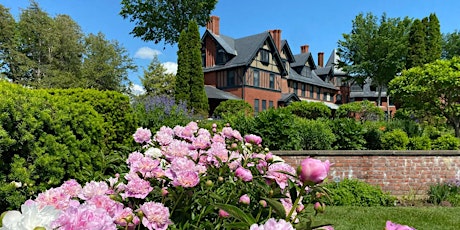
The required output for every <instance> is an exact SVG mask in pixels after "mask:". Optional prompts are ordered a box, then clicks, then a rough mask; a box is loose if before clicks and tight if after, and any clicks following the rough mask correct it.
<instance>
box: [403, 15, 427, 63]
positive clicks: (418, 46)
mask: <svg viewBox="0 0 460 230" xmlns="http://www.w3.org/2000/svg"><path fill="white" fill-rule="evenodd" d="M425 34H426V33H425V26H424V25H423V23H422V21H420V20H419V19H415V20H414V22H413V23H412V26H411V27H410V32H409V51H408V54H407V63H406V68H407V69H410V68H412V67H415V66H421V65H423V64H425V63H426V62H425V57H426V46H425Z"/></svg>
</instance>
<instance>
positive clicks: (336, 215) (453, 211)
mask: <svg viewBox="0 0 460 230" xmlns="http://www.w3.org/2000/svg"><path fill="white" fill-rule="evenodd" d="M387 220H391V221H393V222H396V223H399V224H404V225H409V226H412V227H415V228H416V229H417V230H425V229H427V230H436V229H442V230H448V229H452V230H458V229H460V207H340V206H336V207H332V206H329V207H326V212H325V213H324V214H322V215H318V216H317V217H316V218H315V221H314V225H319V224H327V223H331V224H333V225H334V228H335V229H336V230H341V229H351V230H359V229H363V230H364V229H366V230H369V229H370V230H372V229H376V230H383V229H384V228H385V222H386V221H387Z"/></svg>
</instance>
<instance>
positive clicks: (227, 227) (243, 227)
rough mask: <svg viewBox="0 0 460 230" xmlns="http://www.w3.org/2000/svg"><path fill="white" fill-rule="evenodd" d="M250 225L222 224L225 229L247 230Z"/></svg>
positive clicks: (241, 223)
mask: <svg viewBox="0 0 460 230" xmlns="http://www.w3.org/2000/svg"><path fill="white" fill-rule="evenodd" d="M250 226H251V225H248V224H247V223H244V222H235V223H226V224H224V227H225V229H248V228H249V227H250Z"/></svg>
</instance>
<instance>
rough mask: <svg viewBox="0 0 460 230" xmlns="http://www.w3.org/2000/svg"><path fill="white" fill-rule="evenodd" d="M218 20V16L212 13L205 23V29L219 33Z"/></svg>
mask: <svg viewBox="0 0 460 230" xmlns="http://www.w3.org/2000/svg"><path fill="white" fill-rule="evenodd" d="M219 21H220V18H219V17H218V16H214V15H212V16H211V17H210V18H209V21H208V23H207V24H206V29H208V30H210V31H211V32H212V33H214V34H215V35H219Z"/></svg>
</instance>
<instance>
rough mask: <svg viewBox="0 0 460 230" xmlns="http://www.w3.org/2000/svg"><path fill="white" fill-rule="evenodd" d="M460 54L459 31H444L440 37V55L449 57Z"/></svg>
mask: <svg viewBox="0 0 460 230" xmlns="http://www.w3.org/2000/svg"><path fill="white" fill-rule="evenodd" d="M455 56H460V31H458V30H455V31H454V32H452V33H446V34H444V36H443V39H442V57H443V58H444V59H451V58H453V57H455Z"/></svg>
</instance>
